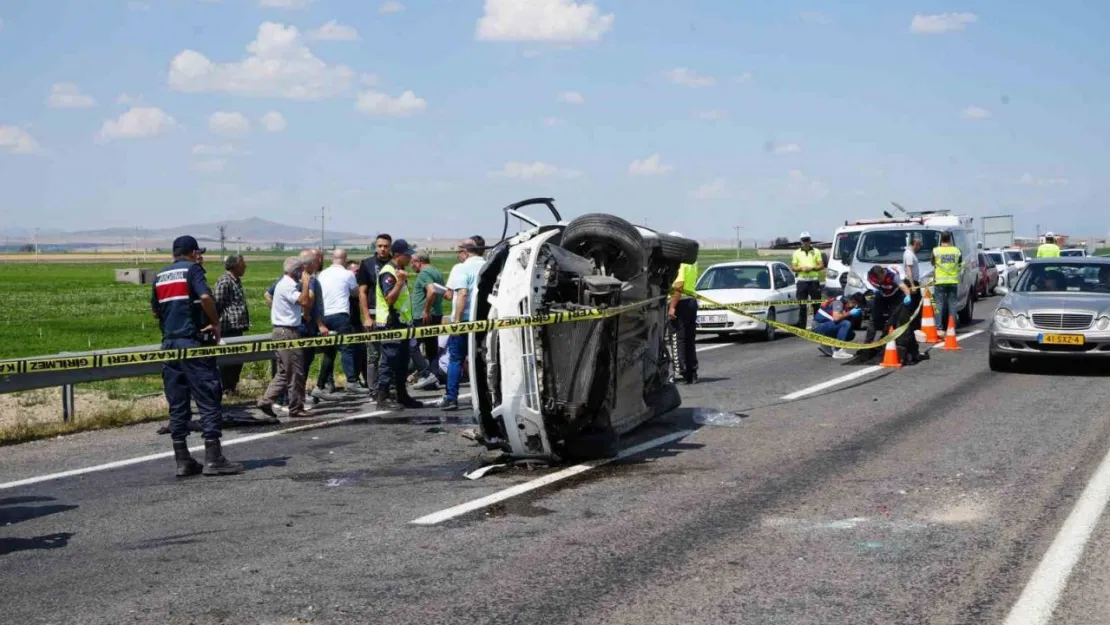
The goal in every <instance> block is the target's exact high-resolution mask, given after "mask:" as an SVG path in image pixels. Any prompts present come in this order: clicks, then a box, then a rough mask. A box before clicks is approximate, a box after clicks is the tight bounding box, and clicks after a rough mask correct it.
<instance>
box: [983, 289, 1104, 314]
mask: <svg viewBox="0 0 1110 625" xmlns="http://www.w3.org/2000/svg"><path fill="white" fill-rule="evenodd" d="M999 308H1009V309H1010V310H1011V311H1013V312H1015V313H1020V312H1025V311H1028V310H1074V311H1079V312H1089V313H1091V314H1093V315H1095V316H1100V315H1110V293H1013V292H1011V293H1010V294H1009V295H1007V296H1006V297H1004V298H1003V299H1002V302H1001V303H1000V304H999Z"/></svg>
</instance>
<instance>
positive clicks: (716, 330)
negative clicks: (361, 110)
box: [696, 260, 801, 341]
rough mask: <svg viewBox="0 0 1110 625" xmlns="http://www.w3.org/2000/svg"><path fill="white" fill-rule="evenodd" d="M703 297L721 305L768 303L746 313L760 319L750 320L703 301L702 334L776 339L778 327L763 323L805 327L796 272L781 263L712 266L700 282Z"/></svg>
mask: <svg viewBox="0 0 1110 625" xmlns="http://www.w3.org/2000/svg"><path fill="white" fill-rule="evenodd" d="M696 291H697V293H698V294H699V295H704V296H705V297H706V298H708V299H710V300H713V301H714V302H717V303H720V304H738V303H740V302H765V303H766V304H767V305H766V306H764V307H752V308H747V309H746V310H747V311H748V312H750V313H752V314H753V315H755V316H756V317H758V318H757V319H752V318H751V317H746V316H744V315H741V314H738V313H736V312H733V311H732V310H729V309H727V308H722V309H714V308H713V307H712V306H711V305H710V304H707V303H705V302H702V303H701V304H699V305H698V325H697V331H698V332H699V333H702V334H716V335H718V336H724V335H729V334H759V335H760V336H762V337H763V339H764V340H767V341H773V340H775V336H776V330H775V327H774V326H772V325H769V324H767V323H765V322H764V321H762V320H767V319H769V320H771V321H778V322H779V323H785V324H788V325H793V326H798V325H800V324H801V308H800V307H799V306H798V305H797V304H796V303H795V302H797V301H798V296H797V291H798V285H797V283H796V277H795V275H794V272H793V271H791V269H790V267H788V266H787V265H786V264H785V263H783V262H779V261H771V260H766V261H737V262H727V263H718V264H716V265H712V266H710V267H709V268H707V269H706V270H705V272H704V273H703V274H702V275H701V277H700V278H699V279H698V284H697V288H696Z"/></svg>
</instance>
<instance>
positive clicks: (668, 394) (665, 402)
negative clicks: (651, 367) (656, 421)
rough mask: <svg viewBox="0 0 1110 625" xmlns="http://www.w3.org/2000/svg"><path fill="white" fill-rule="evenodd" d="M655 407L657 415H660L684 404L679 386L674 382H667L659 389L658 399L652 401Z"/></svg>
mask: <svg viewBox="0 0 1110 625" xmlns="http://www.w3.org/2000/svg"><path fill="white" fill-rule="evenodd" d="M652 405H653V406H654V407H655V416H657V417H659V416H662V415H665V414H667V413H668V412H670V411H672V410H677V409H678V408H679V407H680V406H682V395H681V394H680V393H679V392H678V386H677V385H676V384H674V383H673V382H672V383H671V384H666V385H664V386H663V388H662V389H660V391H659V395H657V396H656V401H654V402H652Z"/></svg>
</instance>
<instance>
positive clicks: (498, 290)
mask: <svg viewBox="0 0 1110 625" xmlns="http://www.w3.org/2000/svg"><path fill="white" fill-rule="evenodd" d="M535 205H541V206H545V207H546V208H547V209H548V210H549V211H550V212H551V214H552V215H553V216H554V218H555V223H550V224H542V223H540V222H539V221H537V220H535V219H533V218H532V217H530V216H528V215H526V214H524V213H523V212H522V209H523V208H525V207H528V206H535ZM504 211H505V229H504V231H503V233H502V239H501V241H500V242H499V243H498V244H497V245H495V246H493V248H492V249H491V250H489V252H488V253H487V258H486V263H485V265H484V267H483V268H482V270H481V272H480V273H479V279H478V286H477V295H476V297H474V298H472V301H471V307H470V318H471V319H473V320H493V319H504V318H509V317H520V316H527V315H542V314H549V313H565V314H566V315H567V318H568V319H573V317H574V315H575V314H582V313H583V312H585V311H590V310H593V309H603V310H604V309H611V308H615V307H628V306H630V305H634V306H633V307H632V308H631V310H625V311H622V312H620V313H619V314H614V315H611V316H607V317H602V318H596V317H593V318H587V319H585V320H571V321H565V322H563V323H556V324H550V325H538V326H530V327H516V328H505V329H499V330H496V331H491V332H485V333H476V334H472V335H470V337H469V353H470V355H471V356H470V379H471V385H472V399H471V401H472V404H473V409H474V414H475V417H476V418H477V420H478V423H479V429H480V432H481V435H482V439H483V441H484V442H485V444H486V446H487V447H489V448H490V449H500V450H502V451H504V452H505V453H506V454H508V455H509V456H511V457H515V458H521V459H524V458H538V459H545V460H551V461H563V460H570V459H576V460H577V459H590V458H598V457H608V456H612V455H613V454H615V453H616V451H617V448H618V440H619V437H620V436H621V435H623V434H626V433H627V432H629V431H631V430H633V429H634V428H636V427H638V426H639V425H641V424H643V423H645V422H646V421H649V420H651V419H653V418H655V417H657V416H659V415H661V414H664V413H666V412H669V411H671V410H674V409H675V408H677V407H678V406H679V405H680V404H681V397H680V395H679V393H678V389H677V388H676V386H675V383H674V367H673V358H672V355H671V348H670V341H669V335H670V330H669V322H668V314H667V310H668V302H667V299H668V297H669V293H670V288H671V284H672V283H673V282H674V280H675V278H676V276H677V275H678V268H679V265H680V264H681V263H684V262H686V263H693V262H695V261H696V260H697V255H698V243H697V242H696V241H693V240H690V239H686V238H682V237H675V236H670V235H666V234H662V233H658V232H655V231H653V230H650V229H647V228H644V227H638V226H634V225H632V224H631V223H629V222H627V221H625V220H624V219H621V218H620V217H617V216H615V215H610V214H604V213H593V214H587V215H582V216H581V217H578V218H576V219H573V220H571V221H569V222H567V221H565V220H563V219H562V217H561V216H560V215H559V212H558V210H557V209H556V208H555V205H554V200H552V199H551V198H534V199H529V200H524V201H522V202H517V203H515V204H512V205H510V206H507V207H505V209H504ZM513 218H516V219H520V220H521V221H523V222H525V223H526V224H528V226H529V227H528V228H527V229H526V230H524V231H522V232H520V233H518V234H517V235H515V236H513V237H510V238H506V235H507V234H508V226H509V221H510V219H513Z"/></svg>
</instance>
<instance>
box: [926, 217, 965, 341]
mask: <svg viewBox="0 0 1110 625" xmlns="http://www.w3.org/2000/svg"><path fill="white" fill-rule="evenodd" d="M932 260H933V279H934V283H935V285H936V286H935V287H934V288H933V295H934V299H935V300H936V307H937V312H938V313H939V314H940V316H939V317H937V321H938V322H939V325H940V327H939V328H937V334H939V335H940V336H944V335H945V334H947V333H948V332H947V330H948V320H949V318H950V317H952V316H955V314H956V306H957V305H958V303H959V292H960V269H961V268H962V267H963V264H964V263H963V258H962V257H961V255H960V249H959V248H958V247H955V246H953V245H952V233H951V232H942V233H941V235H940V247H934V248H933V259H932ZM968 297H971V295H970V294H969V295H968Z"/></svg>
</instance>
